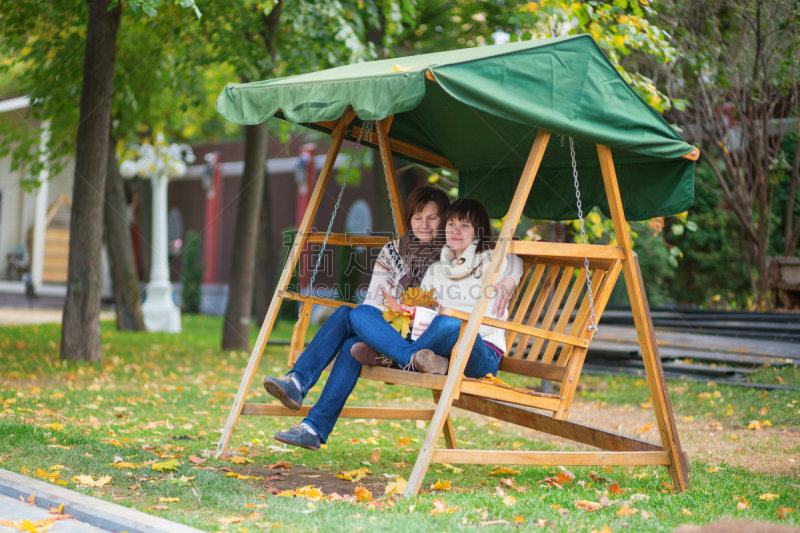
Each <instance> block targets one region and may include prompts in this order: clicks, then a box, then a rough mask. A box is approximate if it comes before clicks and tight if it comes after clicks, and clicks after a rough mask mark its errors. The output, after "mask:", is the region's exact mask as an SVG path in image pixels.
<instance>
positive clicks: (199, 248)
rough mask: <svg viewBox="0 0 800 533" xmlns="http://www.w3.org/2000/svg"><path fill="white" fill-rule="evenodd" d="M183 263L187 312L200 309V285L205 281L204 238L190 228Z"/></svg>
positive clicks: (184, 302) (183, 293) (182, 292)
mask: <svg viewBox="0 0 800 533" xmlns="http://www.w3.org/2000/svg"><path fill="white" fill-rule="evenodd" d="M185 239H186V244H184V245H183V251H182V252H183V253H182V254H181V255H182V257H181V265H182V266H183V290H182V291H181V298H182V300H183V310H184V312H186V313H197V312H199V311H200V286H201V285H202V283H203V270H204V269H205V265H204V264H203V257H202V254H203V240H202V238H201V237H200V236H199V235H198V234H197V232H196V231H192V230H189V231H187V232H186V235H185Z"/></svg>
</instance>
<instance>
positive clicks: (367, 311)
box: [350, 305, 500, 378]
mask: <svg viewBox="0 0 800 533" xmlns="http://www.w3.org/2000/svg"><path fill="white" fill-rule="evenodd" d="M350 326H351V327H352V328H353V332H354V333H355V335H357V336H358V337H359V338H360V339H361V340H363V341H364V342H366V343H367V344H369V345H370V346H371V347H372V348H373V349H375V350H376V351H378V352H380V353H382V354H383V355H385V356H386V357H388V358H389V359H391V360H393V361H394V362H396V363H397V364H399V365H400V366H402V367H405V366H407V365H408V364H409V363H410V362H411V356H412V355H414V354H415V353H416V352H418V351H420V350H425V349H427V350H431V351H433V353H435V354H437V355H441V356H443V357H447V358H450V352H452V350H453V347H454V346H455V345H456V342H457V341H458V335H459V333H460V331H461V320H459V319H457V318H452V317H448V316H437V317H436V318H434V319H433V320H432V321H431V324H430V326H428V329H426V330H425V332H424V333H423V334H422V335H420V337H419V338H418V339H417V340H416V341H414V342H409V341H407V340H406V339H404V338H403V337H401V336H400V334H399V333H398V332H397V330H395V329H394V328H393V327H392V326H391V325H389V323H388V322H386V320H384V319H383V313H382V312H381V311H380V309H377V308H375V307H372V306H369V305H361V306H359V307H357V308H355V309H353V311H352V312H351V313H350ZM499 368H500V358H499V357H498V356H497V354H496V353H495V352H494V351H493V350H491V349H490V348H489V347H488V346H486V343H485V342H483V339H482V338H481V336H480V335H478V337H477V338H476V339H475V344H474V346H473V347H472V352H471V353H470V355H469V360H468V361H467V366H466V368H465V369H464V375H465V376H467V377H468V378H482V377H483V376H485V375H486V374H492V375H496V374H497V370H498V369H499Z"/></svg>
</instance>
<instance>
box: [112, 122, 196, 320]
mask: <svg viewBox="0 0 800 533" xmlns="http://www.w3.org/2000/svg"><path fill="white" fill-rule="evenodd" d="M132 151H133V152H134V153H135V154H136V157H137V158H136V159H135V160H132V159H127V160H125V161H123V162H122V164H121V165H120V167H119V171H120V174H122V177H123V178H132V177H134V176H139V177H140V178H150V179H151V180H152V188H153V235H152V242H151V249H152V252H151V254H150V256H151V263H150V265H151V266H150V282H149V283H148V284H147V288H146V297H145V301H144V303H143V304H142V314H143V315H144V325H145V327H146V328H147V330H148V331H165V332H167V333H180V332H181V310H180V309H179V308H178V306H177V305H175V302H173V301H172V284H171V283H170V281H169V262H168V255H167V184H168V181H169V178H177V177H180V176H183V175H184V174H186V162H188V163H193V162H194V153H193V152H192V149H191V147H189V145H186V144H170V145H168V144H167V143H166V141H164V135H163V134H161V133H158V134H157V135H156V138H155V143H154V144H152V145H151V144H149V143H145V144H142V145H141V146H134V147H132ZM184 161H185V162H184Z"/></svg>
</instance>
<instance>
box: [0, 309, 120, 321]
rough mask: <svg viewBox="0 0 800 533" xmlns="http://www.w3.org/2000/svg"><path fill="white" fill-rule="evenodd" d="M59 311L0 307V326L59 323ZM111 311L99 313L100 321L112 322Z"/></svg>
mask: <svg viewBox="0 0 800 533" xmlns="http://www.w3.org/2000/svg"><path fill="white" fill-rule="evenodd" d="M61 314H62V313H61V309H47V308H37V307H34V308H33V309H26V308H19V307H0V326H32V325H34V324H49V323H56V324H57V323H60V322H61ZM115 317H116V315H114V312H113V311H101V312H100V320H114V319H115Z"/></svg>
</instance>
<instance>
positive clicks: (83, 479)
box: [72, 475, 111, 487]
mask: <svg viewBox="0 0 800 533" xmlns="http://www.w3.org/2000/svg"><path fill="white" fill-rule="evenodd" d="M72 481H73V482H75V483H78V484H80V485H87V486H89V487H104V486H106V485H108V483H109V482H110V481H111V476H102V477H99V478H97V480H95V479H93V478H92V476H85V475H80V476H75V477H74V478H72Z"/></svg>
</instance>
